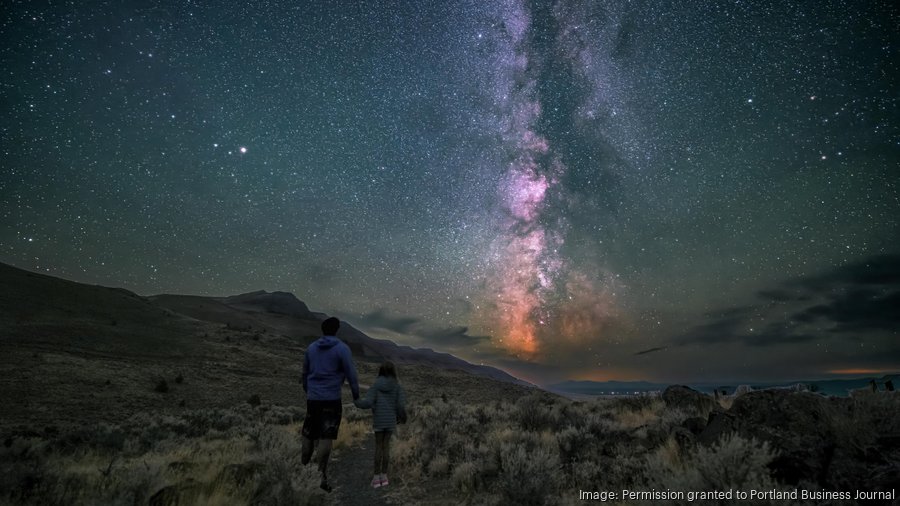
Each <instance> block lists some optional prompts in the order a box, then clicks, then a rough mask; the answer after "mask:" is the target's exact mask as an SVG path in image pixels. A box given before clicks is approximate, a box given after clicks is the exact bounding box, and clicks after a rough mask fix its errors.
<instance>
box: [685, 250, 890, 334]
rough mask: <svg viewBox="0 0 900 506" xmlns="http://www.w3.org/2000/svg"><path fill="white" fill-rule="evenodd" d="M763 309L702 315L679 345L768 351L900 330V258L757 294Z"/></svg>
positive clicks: (799, 280)
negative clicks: (732, 345) (738, 346)
mask: <svg viewBox="0 0 900 506" xmlns="http://www.w3.org/2000/svg"><path fill="white" fill-rule="evenodd" d="M757 296H758V298H759V299H760V300H762V301H763V303H762V304H756V305H747V306H738V307H733V308H728V309H725V310H723V311H719V312H717V313H711V314H707V315H706V316H707V319H708V321H707V322H705V323H703V324H701V325H698V326H696V327H694V328H692V329H690V330H688V331H687V332H685V333H683V334H681V335H679V336H677V337H675V338H674V342H675V343H676V344H678V345H686V344H719V343H729V342H738V343H743V344H745V345H748V346H756V347H767V346H777V345H783V344H796V343H804V342H811V341H818V340H826V339H831V338H834V337H836V336H837V337H841V338H844V339H848V340H859V339H860V334H861V333H866V332H880V331H895V330H896V329H897V328H898V327H900V312H898V311H897V310H896V308H898V307H900V255H878V256H873V257H870V258H867V259H863V260H860V261H857V262H853V263H849V264H846V265H843V266H840V267H837V268H834V269H831V270H828V271H824V272H821V273H818V274H815V275H811V276H806V277H800V278H794V279H790V280H787V281H785V282H782V283H780V284H778V285H777V286H775V287H772V288H770V289H766V290H761V291H759V292H757Z"/></svg>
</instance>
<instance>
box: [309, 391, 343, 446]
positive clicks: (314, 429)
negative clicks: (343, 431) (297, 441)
mask: <svg viewBox="0 0 900 506" xmlns="http://www.w3.org/2000/svg"><path fill="white" fill-rule="evenodd" d="M341 411H342V406H341V400H340V399H338V400H336V401H314V400H307V401H306V418H305V419H304V420H303V431H302V432H301V433H302V434H303V437H305V438H307V439H337V435H338V429H340V428H341Z"/></svg>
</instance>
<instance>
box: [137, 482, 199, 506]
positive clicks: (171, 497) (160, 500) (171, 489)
mask: <svg viewBox="0 0 900 506" xmlns="http://www.w3.org/2000/svg"><path fill="white" fill-rule="evenodd" d="M196 489H197V483H196V482H194V480H191V479H189V480H186V481H185V482H184V483H177V484H175V485H169V486H167V487H163V488H161V489H159V490H158V491H157V492H156V493H155V494H153V495H152V496H150V501H149V502H148V504H149V505H150V506H179V505H181V504H188V503H190V502H191V501H190V496H192V495H193V494H194V493H195V492H196Z"/></svg>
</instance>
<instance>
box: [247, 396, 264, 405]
mask: <svg viewBox="0 0 900 506" xmlns="http://www.w3.org/2000/svg"><path fill="white" fill-rule="evenodd" d="M261 402H262V401H261V400H260V398H259V394H253V395H251V396H250V398H248V399H247V404H249V405H251V406H259V405H260V403H261Z"/></svg>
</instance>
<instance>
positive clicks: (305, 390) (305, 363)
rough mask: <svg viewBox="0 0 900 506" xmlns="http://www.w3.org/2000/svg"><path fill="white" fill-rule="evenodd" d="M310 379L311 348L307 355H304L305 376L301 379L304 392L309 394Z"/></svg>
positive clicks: (307, 350)
mask: <svg viewBox="0 0 900 506" xmlns="http://www.w3.org/2000/svg"><path fill="white" fill-rule="evenodd" d="M308 377H309V348H307V349H306V353H304V354H303V376H302V378H301V380H300V381H301V382H302V383H303V391H304V392H308V391H309V390H307V388H308V385H307V382H306V379H307V378H308Z"/></svg>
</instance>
